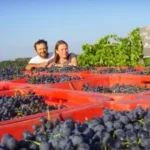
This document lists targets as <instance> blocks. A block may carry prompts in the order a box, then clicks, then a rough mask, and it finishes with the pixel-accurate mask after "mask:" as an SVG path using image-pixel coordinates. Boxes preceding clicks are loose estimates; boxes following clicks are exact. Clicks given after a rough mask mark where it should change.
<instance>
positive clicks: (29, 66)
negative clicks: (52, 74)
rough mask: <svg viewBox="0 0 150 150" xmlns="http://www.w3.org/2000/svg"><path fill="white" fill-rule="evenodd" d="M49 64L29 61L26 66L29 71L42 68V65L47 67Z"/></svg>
mask: <svg viewBox="0 0 150 150" xmlns="http://www.w3.org/2000/svg"><path fill="white" fill-rule="evenodd" d="M48 65H49V63H48V62H43V63H38V64H37V63H36V64H34V63H29V64H27V66H26V70H27V71H30V70H31V69H32V68H40V67H47V66H48Z"/></svg>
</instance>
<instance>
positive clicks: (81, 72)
mask: <svg viewBox="0 0 150 150" xmlns="http://www.w3.org/2000/svg"><path fill="white" fill-rule="evenodd" d="M74 73H75V74H76V73H77V74H88V73H90V70H89V71H80V72H68V73H54V72H53V73H51V72H45V71H43V72H38V73H32V72H31V71H24V74H27V75H30V76H35V75H48V74H74Z"/></svg>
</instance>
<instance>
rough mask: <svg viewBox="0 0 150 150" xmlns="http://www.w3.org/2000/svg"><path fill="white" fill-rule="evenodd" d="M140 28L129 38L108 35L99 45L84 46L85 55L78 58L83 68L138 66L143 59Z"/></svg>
mask: <svg viewBox="0 0 150 150" xmlns="http://www.w3.org/2000/svg"><path fill="white" fill-rule="evenodd" d="M139 30H140V29H139V28H136V29H134V30H133V31H132V32H131V33H130V34H129V35H128V36H127V37H125V38H122V37H118V36H117V35H107V36H105V37H103V38H100V39H99V40H98V42H97V43H95V44H93V45H90V44H84V45H83V46H82V49H83V53H82V54H80V55H79V56H78V62H79V65H81V66H138V65H141V64H140V60H141V59H142V58H143V51H142V42H141V38H140V35H139Z"/></svg>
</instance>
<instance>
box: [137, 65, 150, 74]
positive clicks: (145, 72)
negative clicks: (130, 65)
mask: <svg viewBox="0 0 150 150" xmlns="http://www.w3.org/2000/svg"><path fill="white" fill-rule="evenodd" d="M134 74H135V75H150V67H147V68H146V69H144V70H142V71H137V72H135V73H134Z"/></svg>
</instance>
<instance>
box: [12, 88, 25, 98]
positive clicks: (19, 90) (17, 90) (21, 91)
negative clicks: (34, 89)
mask: <svg viewBox="0 0 150 150" xmlns="http://www.w3.org/2000/svg"><path fill="white" fill-rule="evenodd" d="M18 92H20V94H22V95H25V93H24V92H23V90H21V89H15V93H14V95H15V96H17V93H18Z"/></svg>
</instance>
